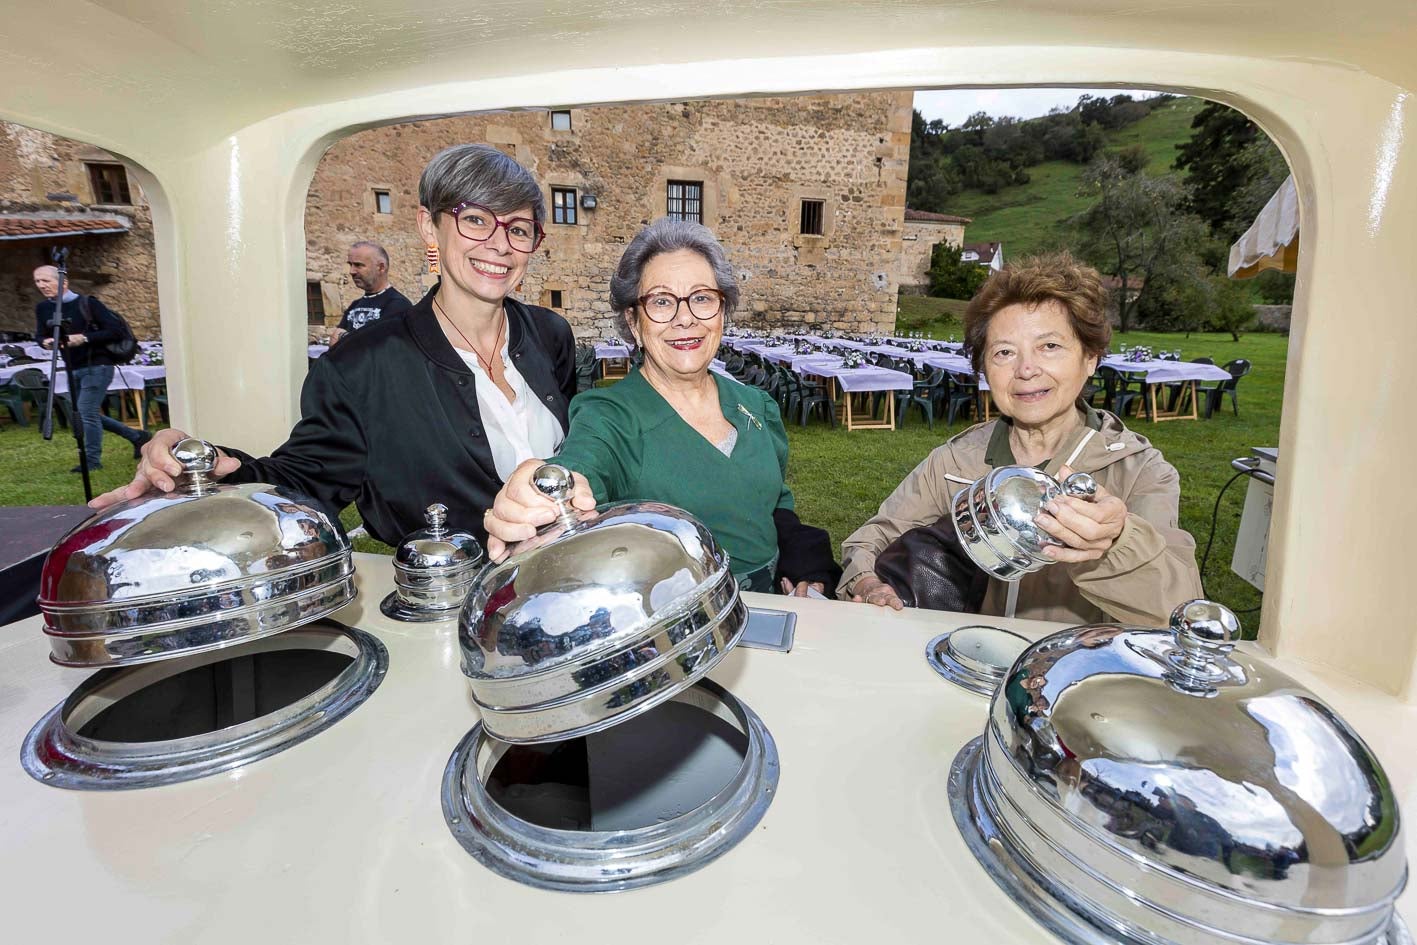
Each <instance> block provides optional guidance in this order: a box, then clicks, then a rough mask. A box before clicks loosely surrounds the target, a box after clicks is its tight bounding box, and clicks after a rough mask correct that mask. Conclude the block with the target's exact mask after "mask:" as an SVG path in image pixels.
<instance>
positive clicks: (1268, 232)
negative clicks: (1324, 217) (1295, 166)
mask: <svg viewBox="0 0 1417 945" xmlns="http://www.w3.org/2000/svg"><path fill="white" fill-rule="evenodd" d="M1298 266H1299V192H1298V191H1297V190H1296V189H1295V188H1294V177H1293V175H1290V176H1289V177H1286V178H1285V179H1284V183H1282V184H1280V185H1279V189H1278V190H1276V191H1275V192H1274V196H1273V197H1270V198H1269V203H1266V204H1265V205H1264V209H1263V210H1261V211H1260V215H1259V216H1258V217H1256V218H1255V222H1254V223H1252V224H1250V228H1249V229H1248V230H1246V231H1245V233H1244V235H1243V236H1241V237H1240V238H1239V239H1238V240H1236V241H1235V244H1234V245H1233V246H1231V247H1230V266H1229V272H1230V276H1231V278H1234V279H1248V278H1250V277H1251V276H1257V275H1259V274H1260V273H1261V272H1263V271H1264V270H1266V269H1278V270H1280V271H1281V272H1294V271H1295V270H1297V269H1298Z"/></svg>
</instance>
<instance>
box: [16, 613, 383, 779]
mask: <svg viewBox="0 0 1417 945" xmlns="http://www.w3.org/2000/svg"><path fill="white" fill-rule="evenodd" d="M387 669H388V653H387V651H386V650H385V649H384V646H383V644H381V643H380V642H379V641H378V640H376V639H375V638H374V637H372V636H370V635H369V634H367V633H365V632H363V631H361V630H356V629H352V628H349V627H345V626H343V625H341V624H338V623H335V622H334V621H330V620H324V621H320V622H318V623H314V624H310V625H306V626H303V627H300V628H298V629H294V630H287V631H285V632H283V633H280V634H277V635H275V636H271V637H267V638H265V639H262V640H256V641H253V642H251V643H246V644H242V645H239V646H232V647H226V648H223V649H220V650H214V651H210V652H207V653H201V654H196V655H193V656H190V657H180V658H174V659H169V660H165V661H163V662H159V663H146V664H140V665H137V666H131V667H120V668H114V669H105V670H101V671H99V672H97V673H95V674H93V675H92V676H90V677H89V678H88V679H86V680H85V681H84V682H83V684H82V685H80V686H79V688H78V689H76V690H74V692H73V693H72V694H71V695H70V696H69V698H67V699H65V700H64V701H63V702H61V703H60V704H59V705H57V706H55V707H54V708H53V709H51V710H50V711H49V712H48V713H47V714H46V715H45V716H44V718H42V719H40V720H39V722H38V723H37V724H36V725H35V726H34V728H32V729H31V730H30V733H29V735H28V736H26V738H25V742H24V746H23V748H22V750H21V763H22V764H23V766H24V768H25V770H26V771H27V772H29V774H30V775H31V776H33V777H34V778H36V779H37V780H39V781H41V782H43V783H45V784H49V785H53V786H55V787H64V788H72V789H77V790H115V789H125V788H142V787H153V786H155V785H160V784H172V783H176V782H179V781H189V780H192V779H194V778H200V777H205V776H206V775H209V774H214V773H216V772H218V771H225V770H228V769H230V768H234V767H237V766H239V765H243V764H246V763H248V762H251V761H254V760H256V759H258V758H264V757H266V756H267V755H271V754H274V753H275V752H278V751H281V750H283V749H285V748H288V747H290V746H291V745H294V744H296V743H297V742H300V741H303V740H304V739H306V738H309V737H310V736H312V735H314V734H315V733H317V732H319V731H321V730H323V729H325V728H328V727H329V726H330V725H332V724H334V722H336V721H338V720H339V719H340V718H342V717H343V716H345V715H346V714H348V713H349V712H350V711H352V710H353V709H354V708H355V707H356V706H358V705H360V704H361V703H363V702H364V700H366V699H367V698H369V696H370V695H371V694H372V693H373V692H374V690H375V689H377V688H378V686H379V683H380V682H382V681H383V678H384V674H385V673H386V672H387Z"/></svg>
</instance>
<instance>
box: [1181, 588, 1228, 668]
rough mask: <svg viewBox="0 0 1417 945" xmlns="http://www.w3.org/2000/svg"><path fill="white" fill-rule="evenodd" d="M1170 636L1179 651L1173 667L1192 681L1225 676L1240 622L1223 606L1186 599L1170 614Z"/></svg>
mask: <svg viewBox="0 0 1417 945" xmlns="http://www.w3.org/2000/svg"><path fill="white" fill-rule="evenodd" d="M1171 633H1172V634H1173V635H1174V636H1175V638H1176V645H1177V646H1178V647H1179V648H1180V652H1179V653H1178V654H1177V655H1178V656H1179V657H1180V658H1179V659H1177V660H1176V661H1175V663H1176V668H1177V669H1179V670H1181V671H1182V672H1183V673H1185V674H1186V675H1188V676H1190V677H1192V678H1193V679H1195V680H1198V681H1199V680H1207V679H1214V678H1216V677H1217V676H1223V675H1224V666H1225V664H1226V663H1228V662H1229V660H1228V659H1227V657H1228V656H1229V654H1230V651H1231V650H1233V649H1235V642H1236V641H1237V640H1238V639H1239V638H1240V621H1239V619H1238V618H1236V616H1235V614H1234V613H1233V612H1232V611H1231V610H1230V608H1228V607H1226V606H1225V605H1224V604H1217V603H1214V602H1213V601H1208V600H1188V601H1186V602H1185V603H1184V604H1181V605H1180V606H1178V607H1177V608H1176V609H1175V610H1173V611H1171Z"/></svg>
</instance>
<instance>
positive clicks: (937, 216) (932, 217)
mask: <svg viewBox="0 0 1417 945" xmlns="http://www.w3.org/2000/svg"><path fill="white" fill-rule="evenodd" d="M905 218H906V219H907V220H914V221H916V222H918V223H959V224H965V223H973V222H974V221H973V220H971V219H970V218H969V217H957V216H955V215H954V214H952V213H930V212H929V211H928V210H912V209H910V208H909V207H906V208H905Z"/></svg>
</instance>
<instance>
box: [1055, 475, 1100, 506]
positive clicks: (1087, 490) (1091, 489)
mask: <svg viewBox="0 0 1417 945" xmlns="http://www.w3.org/2000/svg"><path fill="white" fill-rule="evenodd" d="M1063 492H1065V493H1067V494H1068V495H1071V496H1077V497H1078V498H1080V499H1091V498H1092V497H1093V496H1095V495H1097V480H1096V479H1093V478H1092V476H1090V475H1088V474H1087V473H1085V472H1075V473H1073V474H1072V475H1071V476H1069V477H1068V478H1066V479H1064V480H1063Z"/></svg>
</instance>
